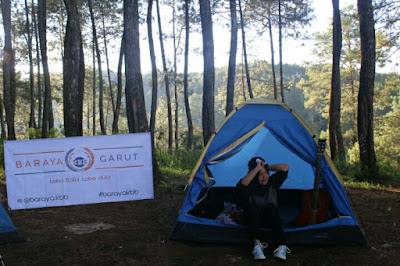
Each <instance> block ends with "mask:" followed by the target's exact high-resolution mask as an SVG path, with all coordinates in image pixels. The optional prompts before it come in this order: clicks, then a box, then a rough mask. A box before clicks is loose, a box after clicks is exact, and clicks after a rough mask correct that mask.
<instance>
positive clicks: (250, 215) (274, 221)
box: [245, 204, 285, 247]
mask: <svg viewBox="0 0 400 266" xmlns="http://www.w3.org/2000/svg"><path fill="white" fill-rule="evenodd" d="M245 216H246V220H247V225H248V227H249V231H250V234H251V237H252V238H253V239H262V237H261V234H260V228H261V227H269V228H271V230H272V243H271V244H272V246H273V247H276V246H278V245H282V244H284V243H285V237H284V235H283V229H282V222H281V218H280V216H279V211H278V208H277V207H276V206H274V205H272V204H267V205H266V206H264V207H258V206H256V205H250V206H249V207H248V208H247V210H246V211H245Z"/></svg>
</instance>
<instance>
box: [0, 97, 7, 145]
mask: <svg viewBox="0 0 400 266" xmlns="http://www.w3.org/2000/svg"><path fill="white" fill-rule="evenodd" d="M0 126H1V136H0V137H1V140H5V138H6V129H5V122H4V115H3V99H2V97H1V95H0Z"/></svg>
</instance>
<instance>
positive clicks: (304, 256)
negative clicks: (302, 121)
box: [0, 184, 400, 266]
mask: <svg viewBox="0 0 400 266" xmlns="http://www.w3.org/2000/svg"><path fill="white" fill-rule="evenodd" d="M0 192H1V193H2V194H3V195H6V192H5V185H4V184H1V186H0ZM184 196H185V194H184V192H176V191H171V190H168V189H157V190H156V194H155V199H154V200H143V201H135V202H119V203H107V204H94V205H81V206H69V207H57V208H45V209H31V210H18V211H10V212H9V214H10V217H11V219H12V220H13V222H14V224H15V226H16V227H17V229H18V231H20V232H21V233H23V234H25V235H26V236H27V237H28V240H27V241H26V242H20V243H9V244H5V245H2V246H0V253H1V254H2V256H3V258H4V262H5V265H7V266H8V265H231V264H236V265H249V264H250V265H253V264H260V265H272V264H282V262H277V261H276V260H274V259H273V258H271V257H268V258H267V260H265V261H263V262H260V263H254V262H253V260H252V257H251V250H250V247H247V246H237V245H210V244H194V243H181V242H175V241H169V240H168V238H169V236H170V234H171V232H172V229H173V226H174V224H175V221H176V217H177V214H178V211H179V208H180V206H181V204H182V201H183V199H184ZM350 196H351V198H352V199H353V201H354V204H355V206H356V210H357V213H358V214H359V215H360V221H361V222H362V224H363V226H364V228H365V230H366V233H367V235H368V237H369V241H370V244H371V247H360V246H291V247H290V248H291V250H292V254H290V255H288V258H287V260H286V262H285V263H283V264H288V265H379V264H382V265H399V263H400V251H399V250H400V225H399V223H400V190H398V189H391V190H385V189H382V190H371V189H368V190H366V189H351V190H350ZM2 201H3V202H2V203H3V206H7V205H6V199H5V198H2Z"/></svg>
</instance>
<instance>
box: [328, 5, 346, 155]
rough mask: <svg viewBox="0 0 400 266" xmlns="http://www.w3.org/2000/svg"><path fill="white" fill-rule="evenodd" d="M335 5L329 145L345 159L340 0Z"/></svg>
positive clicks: (332, 150)
mask: <svg viewBox="0 0 400 266" xmlns="http://www.w3.org/2000/svg"><path fill="white" fill-rule="evenodd" d="M332 5H333V43H332V46H333V51H332V61H333V62H332V83H331V95H330V107H329V146H330V149H331V157H332V159H338V160H339V161H340V162H344V161H345V153H344V146H343V138H342V130H341V126H340V109H341V97H342V95H341V94H342V92H341V87H340V54H341V50H342V24H341V21H340V10H339V0H332Z"/></svg>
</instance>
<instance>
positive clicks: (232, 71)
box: [225, 0, 237, 116]
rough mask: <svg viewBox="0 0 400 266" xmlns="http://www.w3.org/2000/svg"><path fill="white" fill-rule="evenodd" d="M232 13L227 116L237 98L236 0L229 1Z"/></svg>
mask: <svg viewBox="0 0 400 266" xmlns="http://www.w3.org/2000/svg"><path fill="white" fill-rule="evenodd" d="M229 7H230V11H231V12H230V13H231V49H230V52H229V67H228V85H227V88H226V112H225V114H226V116H228V115H229V114H230V112H232V110H233V106H234V103H233V100H234V98H235V79H236V52H237V17H236V0H229Z"/></svg>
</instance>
